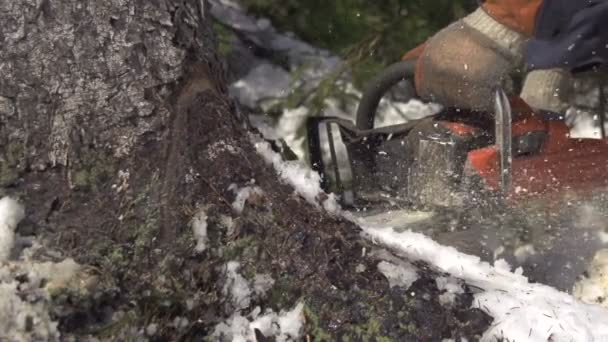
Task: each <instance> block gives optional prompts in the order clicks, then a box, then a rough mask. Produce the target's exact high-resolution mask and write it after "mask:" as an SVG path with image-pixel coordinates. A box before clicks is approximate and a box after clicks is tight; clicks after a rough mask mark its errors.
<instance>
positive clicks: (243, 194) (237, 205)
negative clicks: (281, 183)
mask: <svg viewBox="0 0 608 342" xmlns="http://www.w3.org/2000/svg"><path fill="white" fill-rule="evenodd" d="M228 190H231V191H232V192H233V193H234V194H235V195H236V198H235V200H234V202H232V209H234V211H235V212H236V213H237V214H242V213H243V209H245V203H247V200H248V199H249V197H250V196H262V195H264V192H263V191H262V189H261V188H260V187H258V186H246V187H243V188H238V186H237V185H236V184H234V183H233V184H231V185H230V186H229V187H228Z"/></svg>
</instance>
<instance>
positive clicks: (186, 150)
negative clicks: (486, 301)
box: [0, 0, 489, 340]
mask: <svg viewBox="0 0 608 342" xmlns="http://www.w3.org/2000/svg"><path fill="white" fill-rule="evenodd" d="M0 22H1V23H2V25H0V44H1V48H0V71H1V72H2V78H0V195H4V194H10V195H14V196H18V197H20V198H21V199H22V201H23V202H24V203H25V204H26V205H27V207H28V208H29V210H28V218H29V221H28V222H26V223H25V224H23V225H22V226H21V227H20V233H21V234H35V235H37V236H38V237H39V238H40V239H42V240H44V243H45V245H47V246H48V250H47V251H48V253H47V254H46V255H40V256H39V257H40V258H50V259H52V258H62V257H65V256H72V257H74V258H76V260H77V261H78V262H79V263H81V264H84V265H88V266H89V267H91V268H92V269H94V270H96V271H95V272H96V273H97V275H98V276H99V279H100V281H99V283H98V286H97V288H96V289H95V291H92V292H79V291H71V290H66V291H65V293H61V294H55V300H56V301H57V307H58V309H57V310H56V312H55V313H54V314H55V317H56V318H57V319H58V320H59V322H60V328H61V330H62V332H63V333H64V336H75V337H77V338H81V337H83V336H91V335H92V336H95V337H98V338H107V339H111V340H114V339H126V338H127V337H132V336H141V331H142V329H144V328H145V327H146V326H149V324H151V323H156V324H158V329H157V331H156V333H155V334H154V336H153V339H158V340H179V339H182V340H196V339H200V338H202V337H204V336H207V335H209V333H210V332H212V330H213V327H214V326H215V325H216V324H217V323H219V322H221V321H223V320H224V319H226V317H228V316H229V315H230V314H231V311H232V308H231V305H230V303H229V302H227V300H226V298H225V296H224V295H223V294H222V286H223V280H224V275H223V267H224V265H225V263H226V262H228V261H231V260H238V261H240V262H241V264H242V273H243V274H244V275H245V276H246V277H249V278H251V277H252V276H253V275H254V274H256V273H270V274H271V275H272V277H273V278H274V279H275V280H276V282H275V285H274V286H273V288H272V289H271V290H270V292H269V293H268V295H267V296H266V297H262V298H257V299H255V300H254V303H252V305H254V304H255V305H260V306H262V307H263V308H273V309H275V310H278V309H281V308H286V307H291V306H292V305H293V304H294V303H295V302H296V301H304V302H305V304H306V318H307V323H306V335H307V336H308V337H310V338H313V339H316V340H331V339H339V338H342V337H346V336H348V337H351V338H352V339H354V340H360V339H361V340H365V339H371V340H374V339H375V340H378V339H380V338H381V337H386V338H391V339H395V340H440V339H441V338H449V337H459V336H467V337H469V338H472V339H475V336H477V335H478V334H479V333H481V332H482V331H483V330H484V328H485V327H486V326H487V324H488V321H489V319H488V317H486V316H485V315H483V314H482V313H481V312H479V311H477V310H470V309H468V308H469V306H470V301H471V299H472V298H471V295H470V294H466V295H463V296H460V297H459V299H458V300H457V305H455V306H454V307H452V308H446V307H443V306H442V305H441V304H439V302H438V299H437V294H438V293H439V290H438V289H437V286H436V284H435V282H434V280H433V279H434V277H436V276H437V275H436V274H435V273H433V272H432V271H431V270H428V269H426V268H424V267H422V266H421V268H420V272H419V273H420V274H421V278H420V279H419V280H418V281H417V282H416V283H414V285H412V288H410V289H409V290H408V289H404V288H400V287H394V288H390V287H389V285H388V282H387V280H386V279H385V278H384V277H383V276H382V275H381V274H380V273H378V271H377V270H376V263H377V260H375V259H374V258H373V257H370V256H365V257H363V256H362V250H363V248H366V249H367V250H371V249H372V246H370V245H368V243H367V242H366V241H364V240H362V239H361V238H360V236H359V231H358V228H357V227H356V226H354V225H353V224H351V223H347V222H345V221H343V220H340V219H336V218H332V217H329V216H327V215H324V214H321V213H319V212H318V209H317V208H315V207H313V206H311V205H309V204H307V203H306V202H305V201H303V200H301V199H300V198H298V197H296V196H295V195H294V194H293V190H292V189H290V188H288V187H287V186H285V185H282V184H280V182H279V181H278V177H277V175H276V173H275V172H274V170H272V168H270V167H269V166H268V165H266V164H265V163H264V162H263V161H262V159H261V158H260V157H259V156H258V155H257V154H256V152H255V151H254V149H253V147H252V146H251V144H250V141H249V138H248V136H247V132H246V129H245V125H244V124H243V123H242V120H240V119H239V118H238V116H237V112H236V111H235V109H234V107H233V105H232V104H231V102H230V101H228V100H227V97H226V93H225V84H224V81H223V76H222V75H223V72H222V68H221V62H220V61H219V60H218V58H217V56H216V54H215V43H214V38H213V34H212V32H211V30H210V19H209V18H207V16H206V10H205V6H204V2H203V1H199V0H178V1H168V0H154V1H150V0H107V1H105V0H104V1H101V0H98V1H96V0H86V1H81V0H64V1H49V0H40V1H34V0H31V1H30V0H20V1H3V2H1V3H0ZM226 146H230V147H231V148H226ZM252 179H254V180H255V181H256V184H257V185H259V186H260V187H261V188H262V189H263V191H264V196H262V197H259V198H257V199H255V200H252V201H249V202H248V203H247V206H246V209H245V211H244V212H243V214H242V215H235V214H234V213H233V211H232V207H231V206H230V203H231V202H232V200H233V194H232V192H230V191H229V190H228V188H229V186H230V185H231V184H233V183H235V184H237V185H239V186H242V185H245V184H247V183H248V182H250V181H251V180H252ZM200 210H205V211H206V212H207V215H208V217H209V218H208V222H209V248H208V249H207V250H206V251H205V252H204V253H199V254H197V253H195V252H194V249H193V247H194V244H195V242H194V240H193V238H192V231H191V229H190V227H189V221H190V219H191V218H192V216H193V215H194V214H196V213H197V212H198V211H200ZM230 220H232V221H233V223H234V228H235V230H234V232H233V233H232V234H230V235H229V234H228V233H227V228H226V222H228V221H230ZM51 251H53V253H51ZM360 265H364V266H365V271H364V272H359V273H358V272H356V271H355V270H356V269H357V267H358V266H359V269H361V267H360ZM406 290H407V291H406ZM59 308H60V309H59ZM184 317H185V318H187V323H185V324H181V325H180V324H174V322H175V319H176V318H184ZM182 322H186V321H183V320H182Z"/></svg>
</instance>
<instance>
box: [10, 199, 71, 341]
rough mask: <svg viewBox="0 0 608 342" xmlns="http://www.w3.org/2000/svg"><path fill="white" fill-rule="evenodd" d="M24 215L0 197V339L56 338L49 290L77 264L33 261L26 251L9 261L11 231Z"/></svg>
mask: <svg viewBox="0 0 608 342" xmlns="http://www.w3.org/2000/svg"><path fill="white" fill-rule="evenodd" d="M24 216H25V211H24V208H23V206H22V205H20V204H19V203H18V202H17V201H15V200H13V199H11V198H9V197H4V198H2V199H0V253H2V258H0V341H57V340H59V339H60V334H59V331H58V330H57V322H55V321H53V320H52V319H51V316H50V314H49V309H50V296H49V291H52V290H55V289H59V288H65V287H66V286H67V285H68V283H69V282H71V281H72V280H73V279H74V276H75V274H76V273H77V272H78V271H79V270H80V266H79V265H78V264H77V263H76V262H75V261H74V260H72V259H66V260H64V261H62V262H60V263H53V262H44V263H36V262H34V261H32V260H30V256H29V255H30V253H29V252H28V251H27V250H25V251H23V252H22V255H20V256H19V257H20V259H19V260H9V256H10V252H11V249H12V247H13V244H14V238H15V235H14V230H15V228H16V227H17V224H19V221H21V220H22V219H23V218H24ZM24 275H25V276H26V277H24ZM24 279H25V280H24Z"/></svg>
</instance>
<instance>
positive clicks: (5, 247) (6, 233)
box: [0, 197, 25, 261]
mask: <svg viewBox="0 0 608 342" xmlns="http://www.w3.org/2000/svg"><path fill="white" fill-rule="evenodd" d="M24 217H25V210H24V209H23V206H22V205H21V204H19V202H17V201H15V200H14V199H12V198H10V197H3V198H2V199H0V261H3V260H7V259H8V258H9V256H10V254H11V251H12V250H13V246H14V244H15V228H17V225H18V224H19V222H21V220H23V218H24Z"/></svg>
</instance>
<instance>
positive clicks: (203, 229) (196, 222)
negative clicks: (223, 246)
mask: <svg viewBox="0 0 608 342" xmlns="http://www.w3.org/2000/svg"><path fill="white" fill-rule="evenodd" d="M207 218H208V217H207V213H206V212H205V210H203V209H201V210H199V211H198V212H197V213H196V214H195V215H194V217H193V218H192V221H190V226H191V227H192V233H193V234H194V240H196V246H195V247H194V250H195V251H196V252H197V253H201V252H204V251H205V249H207Z"/></svg>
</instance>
